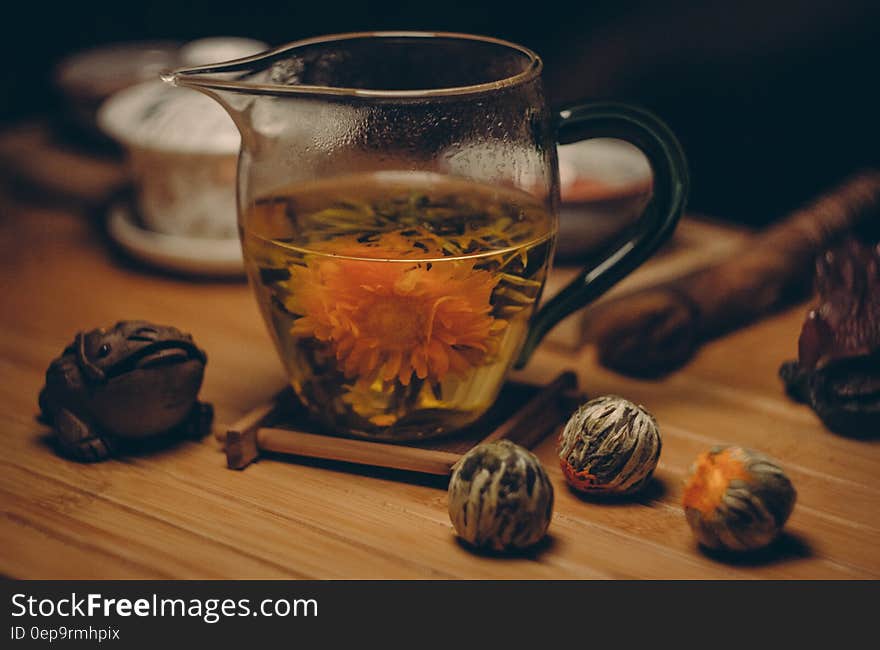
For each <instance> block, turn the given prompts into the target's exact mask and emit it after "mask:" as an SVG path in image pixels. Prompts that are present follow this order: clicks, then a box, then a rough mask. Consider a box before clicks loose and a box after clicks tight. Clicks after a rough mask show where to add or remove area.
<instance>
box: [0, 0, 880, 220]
mask: <svg viewBox="0 0 880 650" xmlns="http://www.w3.org/2000/svg"><path fill="white" fill-rule="evenodd" d="M4 12H5V16H4V17H3V18H2V20H0V39H2V48H3V52H2V53H3V65H2V67H0V84H2V89H3V91H2V94H0V121H2V122H3V123H4V124H5V123H12V122H15V121H19V120H22V119H26V118H28V117H29V116H32V115H34V114H36V113H47V112H51V111H52V110H54V109H55V104H56V103H57V97H56V95H55V94H54V92H53V89H52V84H51V78H52V69H53V66H54V65H55V63H56V62H57V61H58V60H59V59H60V58H61V57H63V56H64V55H65V54H67V53H70V52H73V51H76V50H79V49H83V48H88V47H92V46H95V45H98V44H102V43H108V42H115V41H122V40H129V39H146V38H148V39H154V38H171V39H181V40H188V39H192V38H198V37H203V36H217V35H235V36H249V37H254V38H259V39H262V40H265V41H268V42H269V43H270V44H273V45H278V44H282V43H284V42H287V41H290V40H294V39H297V38H302V37H306V36H314V35H319V34H323V33H332V32H342V31H354V30H367V29H428V30H450V31H464V32H473V33H481V34H487V35H492V36H499V37H502V38H506V39H510V40H514V41H518V42H521V43H523V44H525V45H528V46H530V47H532V48H534V49H535V50H537V51H538V52H539V53H540V54H542V55H543V57H544V58H545V61H546V79H547V84H548V93H549V96H550V98H551V101H552V102H553V103H554V104H556V105H562V104H563V103H569V102H573V101H577V100H584V99H597V98H614V99H619V100H627V101H634V102H637V103H640V104H642V105H644V106H646V107H648V108H650V109H652V110H654V111H655V112H656V113H658V114H659V115H661V116H662V117H663V118H665V119H666V120H667V121H668V122H669V124H670V125H671V126H672V128H673V129H674V130H675V132H676V133H677V134H678V135H679V137H680V139H681V140H682V143H683V145H684V148H685V150H686V152H687V153H688V157H689V160H690V165H691V169H692V195H691V202H690V206H691V209H692V210H696V211H700V212H704V213H708V214H712V215H715V216H719V217H724V218H729V219H734V220H737V221H742V222H745V223H750V224H760V223H766V222H768V221H770V220H772V219H774V218H777V217H779V216H781V215H782V214H783V213H784V212H785V211H786V210H789V209H792V208H793V207H796V206H797V205H798V204H799V203H801V202H803V201H805V200H807V199H809V198H810V197H812V196H814V195H815V194H817V193H818V192H820V191H822V190H823V189H825V188H826V187H828V186H829V185H831V184H833V183H834V182H836V181H837V180H839V179H841V178H842V177H844V176H846V175H847V174H849V173H851V172H852V171H854V170H856V169H859V168H861V167H865V166H869V165H877V164H878V158H880V156H878V151H880V128H878V126H877V116H878V106H877V102H876V101H875V97H874V95H875V93H876V90H875V89H876V87H877V85H878V79H880V71H878V64H880V55H878V49H877V48H878V42H880V40H878V37H880V2H877V1H876V0H838V1H836V2H835V1H834V0H802V1H796V0H741V1H739V2H729V1H728V2H698V1H694V0H663V1H656V2H647V3H646V2H634V1H631V0H595V1H592V2H587V1H583V2H577V3H563V2H547V1H546V0H535V1H532V2H517V1H516V0H508V1H507V2H498V1H491V2H479V3H477V2H460V1H448V0H447V1H438V2H401V1H385V2H366V1H364V0H360V1H358V2H355V1H353V0H331V1H324V2H311V3H306V2H301V1H300V2H292V1H287V2H269V1H266V0H237V1H230V0H211V1H207V0H198V1H196V2H181V1H180V0H176V1H175V0H158V1H153V2H135V1H132V0H124V1H117V2H87V1H86V2H67V3H63V4H57V5H53V4H46V3H38V2H27V1H24V2H22V1H21V0H16V2H15V3H14V4H12V3H7V4H6V6H5V9H4Z"/></svg>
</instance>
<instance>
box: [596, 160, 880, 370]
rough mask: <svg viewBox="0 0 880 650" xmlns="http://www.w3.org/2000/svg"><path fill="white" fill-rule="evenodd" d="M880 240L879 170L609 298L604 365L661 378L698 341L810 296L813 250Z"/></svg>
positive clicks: (603, 318)
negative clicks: (723, 250)
mask: <svg viewBox="0 0 880 650" xmlns="http://www.w3.org/2000/svg"><path fill="white" fill-rule="evenodd" d="M853 233H856V234H859V233H861V235H862V237H863V238H866V239H869V240H870V241H876V240H877V239H878V238H880V171H877V170H870V171H865V172H862V173H860V174H858V175H856V176H853V177H851V178H850V179H848V180H847V181H845V182H843V183H842V184H841V185H839V186H837V187H836V188H834V189H833V190H832V191H830V192H829V193H828V194H825V195H823V196H821V197H820V198H818V199H817V200H815V201H814V202H813V203H811V204H809V205H807V206H805V207H804V208H801V209H800V210H797V211H795V212H793V213H792V214H790V215H789V216H787V217H786V218H785V219H783V220H782V221H780V222H778V223H777V224H775V225H773V226H771V227H770V228H768V229H767V230H765V231H764V232H762V233H760V234H758V235H756V236H755V237H754V238H752V239H750V240H749V241H748V242H747V243H746V244H745V245H744V246H743V248H742V250H738V251H737V252H735V253H733V254H731V255H730V256H728V257H727V258H725V259H724V260H722V261H720V262H719V263H718V264H716V265H714V266H710V267H708V268H706V269H703V270H700V271H697V272H695V273H692V274H690V275H687V276H684V277H682V278H679V279H676V280H673V281H671V282H668V283H665V284H662V285H658V286H654V287H651V288H650V289H645V290H642V291H639V292H636V293H633V294H629V295H627V296H624V297H622V298H619V299H616V300H614V301H611V302H609V303H608V304H606V305H605V306H604V307H603V308H602V309H601V310H599V312H598V313H597V314H596V316H595V321H594V322H593V323H592V324H591V329H592V331H593V332H594V334H595V340H596V343H597V345H598V349H599V361H600V363H602V365H604V366H606V367H608V368H611V369H612V370H616V371H618V372H621V373H623V374H627V375H633V376H637V377H657V376H662V375H664V374H666V373H668V372H670V371H672V370H675V369H676V368H678V367H680V366H681V365H683V364H684V363H685V362H686V361H687V360H688V359H690V357H691V356H692V355H693V354H694V352H695V351H696V350H697V349H698V348H699V346H700V345H701V344H702V343H703V342H704V341H707V340H710V339H712V338H715V337H717V336H719V335H721V334H723V333H724V332H727V331H729V330H731V329H734V328H736V327H740V326H742V325H745V324H746V323H750V322H752V321H755V320H757V319H759V318H762V317H764V316H766V315H767V314H769V313H771V312H773V311H774V310H776V309H778V308H779V307H781V306H783V305H785V304H787V303H790V302H793V301H795V300H800V299H803V298H805V297H806V296H808V295H809V293H810V290H811V286H812V278H813V273H812V270H813V265H814V261H815V258H816V255H817V254H818V253H820V252H821V251H822V250H824V249H825V248H827V247H829V246H832V245H834V244H835V243H836V242H837V241H838V240H840V239H841V238H842V237H843V236H845V235H847V234H853Z"/></svg>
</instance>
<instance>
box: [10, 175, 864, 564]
mask: <svg viewBox="0 0 880 650" xmlns="http://www.w3.org/2000/svg"><path fill="white" fill-rule="evenodd" d="M2 186H3V183H0V188H2ZM53 205H54V207H52V206H53ZM0 215H2V217H0V251H2V253H3V254H2V255H0V333H2V336H0V431H2V432H3V435H2V441H3V454H2V457H0V466H2V468H0V469H2V471H0V509H2V518H0V573H2V574H3V575H6V576H11V577H21V578H225V577H231V578H475V579H481V578H494V579H504V578H524V579H531V578H535V579H550V578H877V577H880V486H878V485H877V476H878V475H880V440H867V441H864V440H863V441H859V440H850V439H846V438H842V437H839V436H835V435H833V434H831V433H829V432H828V431H826V430H825V429H824V427H822V425H821V423H819V421H818V420H817V418H816V417H815V416H814V414H813V413H812V412H811V411H810V410H809V409H808V408H806V407H803V406H801V405H798V404H794V403H792V402H791V401H789V400H788V398H787V397H786V396H785V394H784V391H783V390H782V386H781V384H780V382H779V380H778V378H777V374H776V373H777V370H778V367H779V364H780V363H781V362H782V361H784V360H786V359H788V358H791V357H792V356H794V354H795V353H796V341H797V336H798V332H799V331H800V326H801V323H802V321H803V316H804V313H805V309H806V305H801V306H798V307H794V308H792V309H789V310H787V311H785V312H783V313H780V314H776V315H774V316H773V317H771V318H768V319H767V320H765V321H763V322H761V323H758V324H756V325H754V326H752V327H749V328H747V329H744V330H741V331H738V332H734V333H732V334H730V335H729V336H726V337H725V338H722V339H720V340H718V341H715V342H713V343H711V344H710V345H708V346H707V347H705V348H704V349H703V350H702V351H701V352H700V353H699V354H698V355H697V357H696V358H695V359H694V360H693V362H692V363H691V364H690V365H688V366H687V367H686V368H684V369H683V370H681V371H680V372H678V373H676V374H674V375H672V376H671V377H669V378H667V379H665V380H663V381H637V380H632V379H627V378H624V377H621V376H619V375H616V374H614V373H611V372H609V371H607V370H605V369H603V368H601V367H599V366H598V365H597V364H596V362H595V353H594V350H593V349H592V348H591V347H590V346H586V347H583V348H581V349H578V350H573V349H571V348H565V349H563V348H561V347H556V346H552V345H549V346H543V347H542V349H540V350H539V351H538V353H537V354H536V355H535V357H534V358H533V360H532V362H531V363H530V364H529V366H528V368H527V369H526V370H525V371H523V372H521V373H518V374H517V375H516V376H515V378H516V379H517V380H520V381H524V382H529V383H534V384H542V383H546V382H548V381H550V380H552V379H553V378H554V377H556V376H557V375H558V374H559V372H560V371H561V370H564V369H572V370H574V371H575V372H576V373H577V375H578V379H579V383H580V386H581V388H582V389H583V390H585V391H586V392H588V393H589V394H590V395H601V394H608V393H617V394H621V395H624V396H626V397H628V398H630V399H632V400H634V401H637V402H640V403H642V404H644V405H645V406H646V407H647V408H649V409H650V410H651V411H652V412H653V413H654V415H655V416H656V417H657V419H658V422H659V424H660V429H661V434H662V436H663V453H662V456H661V458H660V465H659V467H658V470H657V472H656V480H655V481H654V482H653V484H652V485H651V486H650V489H649V490H648V492H647V493H645V494H644V495H642V496H640V497H638V498H634V499H630V500H623V501H614V502H600V501H591V500H587V499H584V498H582V497H579V496H578V495H576V494H574V493H572V492H570V491H569V490H568V489H567V488H566V486H565V483H564V481H563V478H562V474H561V470H560V469H559V467H558V464H557V462H556V451H555V443H554V441H553V440H552V439H550V438H547V439H545V440H544V441H542V442H541V443H540V444H538V445H537V446H536V447H535V449H534V451H535V453H536V454H537V455H538V457H539V458H540V459H541V461H542V463H543V464H544V466H545V467H546V469H547V471H548V474H549V475H550V479H551V481H552V483H553V485H554V487H555V490H556V502H555V511H554V516H553V521H552V523H551V526H550V540H549V543H548V544H547V545H545V546H543V547H542V548H541V551H540V552H539V553H536V554H533V555H527V556H518V557H510V558H505V557H491V558H489V557H485V556H478V555H474V554H471V553H469V552H468V551H467V550H466V549H465V548H463V547H462V546H461V545H459V544H457V543H456V541H455V537H454V535H453V531H452V527H451V525H450V523H449V518H448V515H447V512H446V492H445V490H444V487H445V480H444V479H443V478H442V477H440V478H427V477H424V476H420V475H415V476H414V477H413V478H412V479H411V480H408V481H401V480H399V477H398V476H396V475H394V476H392V473H391V471H390V470H382V469H377V468H362V469H360V470H356V471H353V470H352V469H351V468H346V471H342V470H341V468H340V467H338V466H336V465H333V464H329V463H326V462H323V461H317V460H315V461H310V462H302V463H295V464H294V463H287V462H276V461H275V460H266V461H261V462H260V463H258V464H256V465H254V466H253V467H251V468H249V469H248V470H247V471H246V472H232V471H229V470H227V469H226V462H225V458H224V456H223V454H222V453H220V450H219V449H218V445H217V443H216V441H215V440H214V439H213V438H205V439H204V440H203V441H201V442H191V441H185V442H181V443H180V444H179V445H176V446H172V447H167V448H160V449H153V450H152V451H149V452H144V453H142V454H140V455H136V456H131V457H127V458H124V459H120V460H114V461H109V462H107V463H102V464H97V465H87V466H85V465H79V464H77V463H73V462H70V461H67V460H64V459H62V458H60V457H58V456H57V455H56V454H55V453H54V452H53V449H52V447H51V445H50V444H49V443H48V439H47V430H46V428H45V427H44V426H42V425H41V424H39V423H37V422H36V421H35V420H34V416H35V414H36V411H37V408H36V397H37V392H38V391H39V389H40V387H41V385H42V382H43V373H44V372H45V368H46V365H47V364H48V362H49V360H50V359H52V358H53V357H54V356H56V355H57V354H58V353H59V352H60V351H61V349H62V348H63V347H64V346H65V345H66V344H67V343H68V342H69V339H70V338H71V337H72V335H73V333H74V332H75V331H76V330H77V329H80V328H83V327H91V326H95V325H99V324H106V323H113V322H115V321H116V320H118V319H120V318H146V319H152V320H156V321H159V322H168V323H173V324H175V325H177V326H179V327H181V328H184V329H186V330H189V331H191V332H192V333H193V334H194V335H195V337H196V340H197V341H198V342H199V344H200V345H201V346H202V347H204V348H205V349H207V351H208V356H209V361H208V367H207V375H206V380H205V386H204V388H203V391H202V397H203V398H204V399H206V400H209V401H211V402H213V403H214V405H215V407H216V410H217V415H216V418H217V427H218V428H225V427H228V426H229V425H230V423H233V422H235V421H236V420H238V419H240V418H241V417H242V416H243V415H244V414H245V413H247V412H248V411H250V410H252V409H253V408H254V407H255V406H256V405H258V404H260V403H262V402H263V401H264V400H265V398H266V396H267V395H272V394H274V391H277V390H278V389H279V387H281V386H283V385H284V383H285V382H284V378H283V375H282V370H281V365H280V364H279V362H278V359H277V356H276V354H275V351H274V349H273V346H272V344H271V342H270V340H269V337H268V334H267V333H266V330H265V328H264V326H263V323H262V322H261V320H260V317H259V315H258V313H257V309H256V305H255V302H254V299H253V296H252V295H251V293H250V290H249V288H248V287H247V286H246V285H244V284H225V283H217V282H190V281H184V280H181V279H176V278H172V277H166V276H161V275H157V274H154V273H151V272H148V271H146V270H144V269H142V268H141V267H138V266H136V265H133V264H131V263H130V262H127V261H126V260H124V259H121V258H117V257H115V256H114V255H113V254H112V253H110V252H109V249H108V248H107V247H106V246H105V244H104V243H103V242H102V240H101V239H100V236H99V232H98V230H97V229H96V228H95V227H94V225H93V224H92V223H91V222H90V221H89V220H88V219H87V218H86V216H84V214H81V213H77V212H75V211H72V210H69V209H66V208H62V207H60V206H58V205H57V204H50V205H42V206H41V207H37V206H35V205H34V204H24V203H20V202H17V201H15V200H13V199H12V198H10V197H9V196H8V195H3V191H2V189H0ZM691 223H692V222H686V223H685V224H684V225H683V228H682V230H681V231H680V234H682V233H686V232H687V230H688V228H689V227H690V225H691ZM699 227H704V226H703V225H702V224H699ZM706 227H712V228H715V229H716V230H715V233H716V235H717V237H720V238H723V237H727V236H739V234H738V233H737V232H736V231H730V230H727V229H724V228H719V227H717V226H714V225H712V224H709V225H708V226H706ZM731 232H732V233H733V235H731ZM696 253H697V254H700V255H702V253H700V252H699V251H697V252H696ZM658 259H659V258H658ZM643 273H644V276H645V277H647V276H648V275H649V274H650V270H649V269H648V268H646V269H645V270H644V271H643ZM586 313H587V314H589V311H587V312H586ZM717 443H739V444H743V445H748V446H751V447H755V448H758V449H761V450H763V451H765V452H767V453H769V454H771V455H772V456H775V457H776V458H777V459H778V460H779V461H780V462H781V463H782V465H783V466H784V467H785V469H786V471H787V472H788V474H789V475H790V476H791V479H792V481H793V482H794V484H795V486H796V487H797V489H798V503H797V505H796V507H795V510H794V513H793V515H792V517H791V520H790V522H789V525H788V527H787V533H786V536H785V537H783V538H782V539H781V540H780V542H779V544H777V545H776V546H775V547H774V548H773V549H772V552H770V553H766V554H763V555H758V556H753V557H750V558H748V559H745V560H742V561H740V562H735V563H731V562H725V561H722V560H721V559H720V558H717V557H714V556H709V555H706V554H704V553H702V552H701V551H700V550H699V549H698V548H697V547H696V545H695V544H694V542H693V539H692V537H691V534H690V531H689V529H688V527H687V525H686V523H685V520H684V516H683V513H682V510H681V506H680V501H681V493H682V489H681V485H682V481H683V480H684V477H685V475H686V472H687V470H688V467H689V465H690V464H691V462H692V461H693V460H694V458H695V457H696V455H697V454H698V453H699V452H701V451H703V450H705V449H706V448H708V447H710V446H712V445H714V444H717Z"/></svg>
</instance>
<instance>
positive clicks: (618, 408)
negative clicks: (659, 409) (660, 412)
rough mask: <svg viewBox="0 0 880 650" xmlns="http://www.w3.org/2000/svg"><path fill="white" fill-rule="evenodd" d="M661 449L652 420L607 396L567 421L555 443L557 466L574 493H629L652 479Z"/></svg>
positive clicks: (627, 403) (625, 402) (642, 411)
mask: <svg viewBox="0 0 880 650" xmlns="http://www.w3.org/2000/svg"><path fill="white" fill-rule="evenodd" d="M661 446H662V444H661V440H660V431H659V430H658V428H657V421H656V420H655V419H654V416H652V415H651V414H650V413H648V412H647V411H646V410H645V409H644V408H642V407H641V406H638V405H636V404H633V403H632V402H630V401H629V400H626V399H624V398H622V397H618V396H616V395H608V396H605V397H597V398H596V399H592V400H590V401H589V402H587V403H586V404H583V405H582V406H581V407H580V408H579V409H578V410H577V411H575V412H574V414H573V415H572V416H571V418H569V420H568V423H567V424H566V425H565V429H564V430H563V431H562V436H561V437H560V439H559V462H560V464H561V465H562V472H563V474H565V480H566V481H568V484H569V485H571V487H573V488H574V489H575V490H578V491H580V492H587V493H600V494H630V493H632V492H637V491H638V490H640V489H642V488H643V487H644V486H645V485H646V484H647V483H648V481H649V480H650V478H651V475H652V474H653V473H654V469H655V468H656V467H657V461H658V460H659V459H660V448H661Z"/></svg>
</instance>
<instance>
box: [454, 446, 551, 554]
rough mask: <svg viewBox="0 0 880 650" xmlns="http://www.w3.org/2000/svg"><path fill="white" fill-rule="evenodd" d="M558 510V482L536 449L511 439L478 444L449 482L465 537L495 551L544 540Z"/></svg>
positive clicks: (459, 529) (460, 531)
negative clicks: (555, 487)
mask: <svg viewBox="0 0 880 650" xmlns="http://www.w3.org/2000/svg"><path fill="white" fill-rule="evenodd" d="M552 514H553V485H551V483H550V479H548V478H547V473H546V472H545V471H544V468H543V467H542V466H541V462H540V461H539V460H538V459H537V458H536V457H535V455H534V454H533V453H531V452H530V451H528V450H527V449H524V448H523V447H520V446H519V445H516V444H514V443H512V442H510V441H509V440H499V441H496V442H488V443H484V444H481V445H477V446H476V447H474V448H473V449H471V450H470V451H469V452H468V453H466V454H465V455H464V456H463V457H462V458H461V460H459V461H458V462H457V463H456V464H455V467H454V468H453V471H452V478H451V479H450V481H449V518H450V519H451V520H452V525H453V526H454V527H455V532H456V533H458V535H459V537H461V538H462V539H463V540H464V541H466V542H468V543H469V544H471V545H472V546H475V547H478V548H489V549H492V550H495V551H504V550H508V549H522V548H527V547H529V546H532V545H533V544H536V543H537V542H539V541H540V540H541V539H542V538H543V537H544V534H545V533H546V532H547V527H548V526H549V525H550V517H551V516H552Z"/></svg>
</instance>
